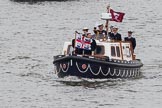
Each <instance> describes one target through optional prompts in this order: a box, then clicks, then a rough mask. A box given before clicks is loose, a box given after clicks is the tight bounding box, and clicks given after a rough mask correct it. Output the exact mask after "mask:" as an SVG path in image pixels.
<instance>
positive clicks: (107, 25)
mask: <svg viewBox="0 0 162 108" xmlns="http://www.w3.org/2000/svg"><path fill="white" fill-rule="evenodd" d="M107 13H110V5H108V6H107ZM105 27H106V32H107V34H108V31H109V20H106V25H105Z"/></svg>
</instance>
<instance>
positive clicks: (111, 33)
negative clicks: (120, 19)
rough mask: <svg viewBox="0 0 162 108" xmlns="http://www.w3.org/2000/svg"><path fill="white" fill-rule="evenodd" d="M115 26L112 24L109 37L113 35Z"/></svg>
mask: <svg viewBox="0 0 162 108" xmlns="http://www.w3.org/2000/svg"><path fill="white" fill-rule="evenodd" d="M113 28H114V26H110V32H108V36H109V38H110V37H112V35H113Z"/></svg>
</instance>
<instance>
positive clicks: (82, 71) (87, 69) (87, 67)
mask: <svg viewBox="0 0 162 108" xmlns="http://www.w3.org/2000/svg"><path fill="white" fill-rule="evenodd" d="M76 67H77V68H78V70H79V72H81V73H85V72H87V70H88V68H89V64H88V66H87V69H86V70H84V71H82V70H80V69H79V66H78V63H77V62H76Z"/></svg>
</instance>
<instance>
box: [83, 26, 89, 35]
mask: <svg viewBox="0 0 162 108" xmlns="http://www.w3.org/2000/svg"><path fill="white" fill-rule="evenodd" d="M88 30H89V29H88V28H87V27H84V28H83V36H87V33H88Z"/></svg>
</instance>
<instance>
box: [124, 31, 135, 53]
mask: <svg viewBox="0 0 162 108" xmlns="http://www.w3.org/2000/svg"><path fill="white" fill-rule="evenodd" d="M132 33H133V32H132V31H128V36H127V37H125V38H124V41H129V42H131V44H132V48H133V52H134V49H135V47H136V39H135V38H134V37H132Z"/></svg>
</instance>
